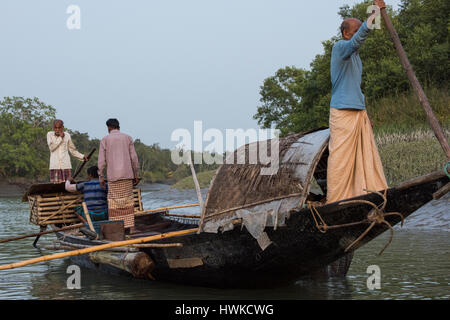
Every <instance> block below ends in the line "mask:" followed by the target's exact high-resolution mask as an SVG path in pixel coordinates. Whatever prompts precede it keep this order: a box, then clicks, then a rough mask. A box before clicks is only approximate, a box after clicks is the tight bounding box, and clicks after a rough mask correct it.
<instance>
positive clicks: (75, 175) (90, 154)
mask: <svg viewBox="0 0 450 320" xmlns="http://www.w3.org/2000/svg"><path fill="white" fill-rule="evenodd" d="M95 150H97V149H96V148H94V149H92V150H91V152H89V154H88V156H87V157H86V158H87V161H83V163H82V164H81V166H80V167H79V168H78V169H77V171H76V172H75V174H74V175H73V177H72V179H75V178H76V177H77V176H78V175H79V174H80V172H81V170H82V169H83V167H84V166H85V164H86V163H87V162H88V161H89V160H90V159H91V157H92V155H93V154H94V152H95Z"/></svg>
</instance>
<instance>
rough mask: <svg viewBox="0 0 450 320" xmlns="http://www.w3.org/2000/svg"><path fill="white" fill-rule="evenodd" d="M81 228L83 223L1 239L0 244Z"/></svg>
mask: <svg viewBox="0 0 450 320" xmlns="http://www.w3.org/2000/svg"><path fill="white" fill-rule="evenodd" d="M81 227H84V224H83V223H78V224H74V225H71V226H67V227H62V228H59V229H55V230H48V231H43V232H38V233H32V234H26V235H23V236H18V237H15V238H9V239H3V240H0V243H4V242H10V241H15V240H20V239H25V238H31V237H37V236H42V235H44V234H49V233H54V232H59V231H66V230H72V229H76V228H81Z"/></svg>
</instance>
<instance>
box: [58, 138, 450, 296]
mask: <svg viewBox="0 0 450 320" xmlns="http://www.w3.org/2000/svg"><path fill="white" fill-rule="evenodd" d="M328 136H329V133H328V130H327V129H323V130H317V131H313V132H308V133H306V134H301V135H296V136H294V137H292V136H291V137H288V138H286V139H290V142H289V143H286V141H288V140H281V142H280V144H283V143H285V145H287V146H288V147H287V148H284V150H282V151H281V153H282V154H281V153H280V154H281V156H282V157H281V158H280V159H282V161H281V166H280V167H283V164H287V163H288V164H292V163H295V165H289V166H286V167H284V168H287V169H286V170H288V172H286V170H280V172H279V173H278V175H279V178H281V180H280V181H285V180H284V178H285V177H286V173H289V174H290V178H289V179H291V180H290V182H294V181H296V182H299V183H301V184H302V186H301V188H300V189H298V188H297V190H301V192H297V193H292V190H291V189H290V188H287V189H286V190H283V194H284V197H283V196H279V194H273V193H270V192H269V193H270V194H271V195H272V196H273V195H275V196H274V197H272V198H270V199H266V200H258V199H256V200H258V201H255V199H253V200H252V201H253V202H252V203H247V204H245V203H244V204H243V203H242V202H241V203H238V206H236V203H235V202H231V203H228V204H227V205H225V206H224V205H222V206H219V207H220V208H218V207H217V205H218V204H219V205H220V203H219V202H217V201H216V200H221V199H222V200H224V199H226V198H227V196H223V194H224V192H223V191H221V190H226V189H223V188H225V187H227V186H229V185H227V183H224V181H223V180H221V179H222V178H224V177H225V178H227V177H228V176H229V174H230V169H232V170H237V169H236V168H237V167H233V166H237V165H226V164H224V165H223V166H222V167H220V168H219V169H218V171H217V173H216V176H215V178H214V179H213V182H212V184H211V187H210V190H209V193H208V196H207V200H206V203H205V205H204V208H203V211H202V217H201V219H198V218H189V217H183V218H179V217H171V216H167V211H161V212H156V213H155V212H153V213H152V214H148V215H139V216H136V220H135V221H136V228H137V230H138V232H136V233H133V234H131V235H130V236H129V237H130V238H131V239H139V238H142V237H145V236H149V235H153V234H155V235H157V234H163V233H167V232H171V231H177V230H186V229H192V228H198V227H199V228H200V232H199V233H193V234H188V235H183V236H179V237H172V238H168V239H160V240H157V241H153V242H151V243H149V244H148V245H137V246H128V247H120V248H116V249H111V250H110V251H99V252H94V253H89V254H83V255H79V256H74V257H72V259H73V261H74V262H75V263H76V264H78V265H80V266H84V267H88V268H92V269H96V270H99V271H104V272H108V273H116V274H126V275H129V276H130V275H131V276H134V277H140V278H149V279H153V280H158V281H167V282H174V283H182V284H188V285H195V286H206V287H220V288H227V287H234V288H237V287H244V288H256V287H274V286H280V285H285V284H289V283H293V282H295V281H296V280H297V279H299V278H300V277H303V276H311V275H317V274H321V275H326V276H344V275H345V274H346V272H347V270H348V268H349V266H350V263H351V258H352V253H353V251H354V250H357V249H358V248H359V247H361V246H363V245H364V244H366V243H368V242H369V241H371V240H372V239H374V238H376V237H377V236H379V235H380V234H381V233H383V232H385V231H388V230H392V229H391V226H394V225H395V224H397V223H399V222H401V221H402V219H404V218H406V217H408V216H409V215H410V214H411V213H413V212H414V211H415V210H417V209H418V208H420V207H422V206H423V205H424V204H426V203H427V202H429V201H430V200H432V199H433V194H434V193H436V192H437V191H438V190H439V189H440V188H442V187H443V186H444V185H446V184H448V182H449V178H448V177H447V176H446V175H445V174H444V172H435V173H431V174H429V175H426V176H423V177H419V178H415V179H412V180H410V181H407V182H404V183H402V184H400V185H398V186H396V187H394V188H390V189H388V190H385V191H381V192H370V193H368V194H365V195H362V196H359V197H355V198H352V199H346V200H343V201H339V202H336V203H331V204H327V205H323V204H322V203H321V202H319V201H317V200H320V198H321V196H320V195H315V194H313V193H311V192H310V188H311V183H312V181H313V180H314V179H315V180H316V181H317V184H318V185H319V186H320V187H321V188H322V189H324V188H326V159H327V156H328V151H327V146H328ZM246 147H248V146H246ZM247 150H248V148H247ZM236 152H238V150H237V151H236ZM256 169H258V168H257V167H254V168H253V169H252V170H256ZM227 179H228V178H227ZM230 179H231V178H230ZM262 179H266V178H262ZM267 179H269V178H267ZM248 180H249V179H242V181H243V182H242V186H246V184H248ZM230 181H231V182H232V183H236V181H235V180H233V179H231V180H230ZM263 182H264V181H263ZM259 187H261V188H266V189H267V188H268V187H267V184H266V183H261V184H259ZM273 187H274V188H275V189H276V188H278V187H279V184H277V183H274V184H273ZM269 189H270V188H269ZM215 191H217V192H215ZM272 191H273V190H272ZM274 192H275V191H274ZM286 192H287V193H288V194H287V193H286ZM219 193H222V195H220V196H218V195H219ZM229 197H231V198H235V195H234V193H233V194H231V195H230V196H229ZM322 197H323V196H322ZM274 208H276V210H274ZM217 210H220V211H219V212H218V211H217ZM262 213H263V214H264V219H262V220H261V219H259V218H258V217H259V216H261V214H262ZM258 219H259V220H258ZM255 221H256V222H255ZM261 221H262V222H261ZM255 225H256V226H257V228H256V229H258V228H259V230H255V228H254V226H255ZM261 228H262V229H261ZM56 235H57V239H58V240H57V242H58V244H59V245H60V246H61V248H62V249H79V248H87V247H92V246H96V245H99V244H104V243H110V242H112V241H108V240H92V239H89V238H88V237H86V236H85V235H83V234H81V233H79V232H75V233H74V232H71V231H67V232H59V233H56ZM374 254H376V253H374Z"/></svg>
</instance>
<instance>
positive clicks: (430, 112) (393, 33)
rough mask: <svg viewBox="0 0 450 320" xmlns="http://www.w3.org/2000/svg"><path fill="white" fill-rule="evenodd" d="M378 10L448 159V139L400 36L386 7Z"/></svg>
mask: <svg viewBox="0 0 450 320" xmlns="http://www.w3.org/2000/svg"><path fill="white" fill-rule="evenodd" d="M380 11H381V16H382V17H383V20H384V23H385V24H386V28H387V30H388V32H389V34H390V35H391V38H392V40H393V42H394V46H395V49H396V50H397V54H398V56H399V58H400V61H401V63H402V66H403V69H404V70H405V72H406V74H407V75H408V78H409V81H410V82H411V85H412V87H413V89H414V91H415V92H416V94H417V96H418V97H419V101H420V104H421V105H422V107H423V109H424V110H425V114H426V115H427V119H428V122H429V124H430V126H431V128H432V129H433V131H434V134H435V135H436V138H437V139H438V141H439V143H440V145H441V147H442V149H443V150H444V153H445V155H446V156H447V160H450V146H449V144H448V141H447V139H446V138H445V135H444V132H443V130H442V128H441V126H440V124H439V121H438V120H437V118H436V116H435V115H434V113H433V110H432V109H431V107H430V103H429V101H428V98H427V96H426V95H425V92H424V91H423V89H422V86H421V85H420V82H419V80H417V77H416V75H415V73H414V70H413V68H412V66H411V63H410V62H409V59H408V56H407V55H406V52H405V50H404V49H403V46H402V43H401V42H400V38H399V36H398V34H397V31H396V30H395V28H394V25H393V24H392V21H391V19H390V18H389V15H388V14H387V12H386V9H385V8H382V9H381V10H380ZM424 50H426V48H424Z"/></svg>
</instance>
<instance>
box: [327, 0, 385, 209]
mask: <svg viewBox="0 0 450 320" xmlns="http://www.w3.org/2000/svg"><path fill="white" fill-rule="evenodd" d="M374 4H375V5H377V6H378V7H379V8H380V9H381V8H386V5H385V3H384V1H383V0H374ZM372 15H373V14H372ZM368 20H369V19H368ZM369 31H370V29H369V27H368V22H367V21H365V22H364V23H362V22H361V21H359V20H358V19H355V18H348V19H345V20H344V22H343V23H342V25H341V33H342V38H343V40H340V41H338V42H336V43H335V45H334V46H333V50H332V53H331V70H330V71H331V82H332V92H331V103H330V107H331V109H330V143H329V152H330V155H329V157H328V170H327V203H330V202H335V201H339V200H342V199H348V198H352V197H355V196H358V195H361V194H364V192H365V191H364V190H372V191H378V190H383V189H386V188H387V183H386V178H385V176H384V172H383V166H382V163H381V160H380V156H379V154H378V150H377V146H376V144H375V139H374V136H373V131H372V125H371V122H370V120H369V117H368V116H367V112H366V104H365V99H364V95H363V93H362V91H361V76H362V62H361V58H360V56H359V54H358V49H359V48H360V47H361V45H362V44H363V42H364V40H365V39H366V38H367V36H368V35H369Z"/></svg>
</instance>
